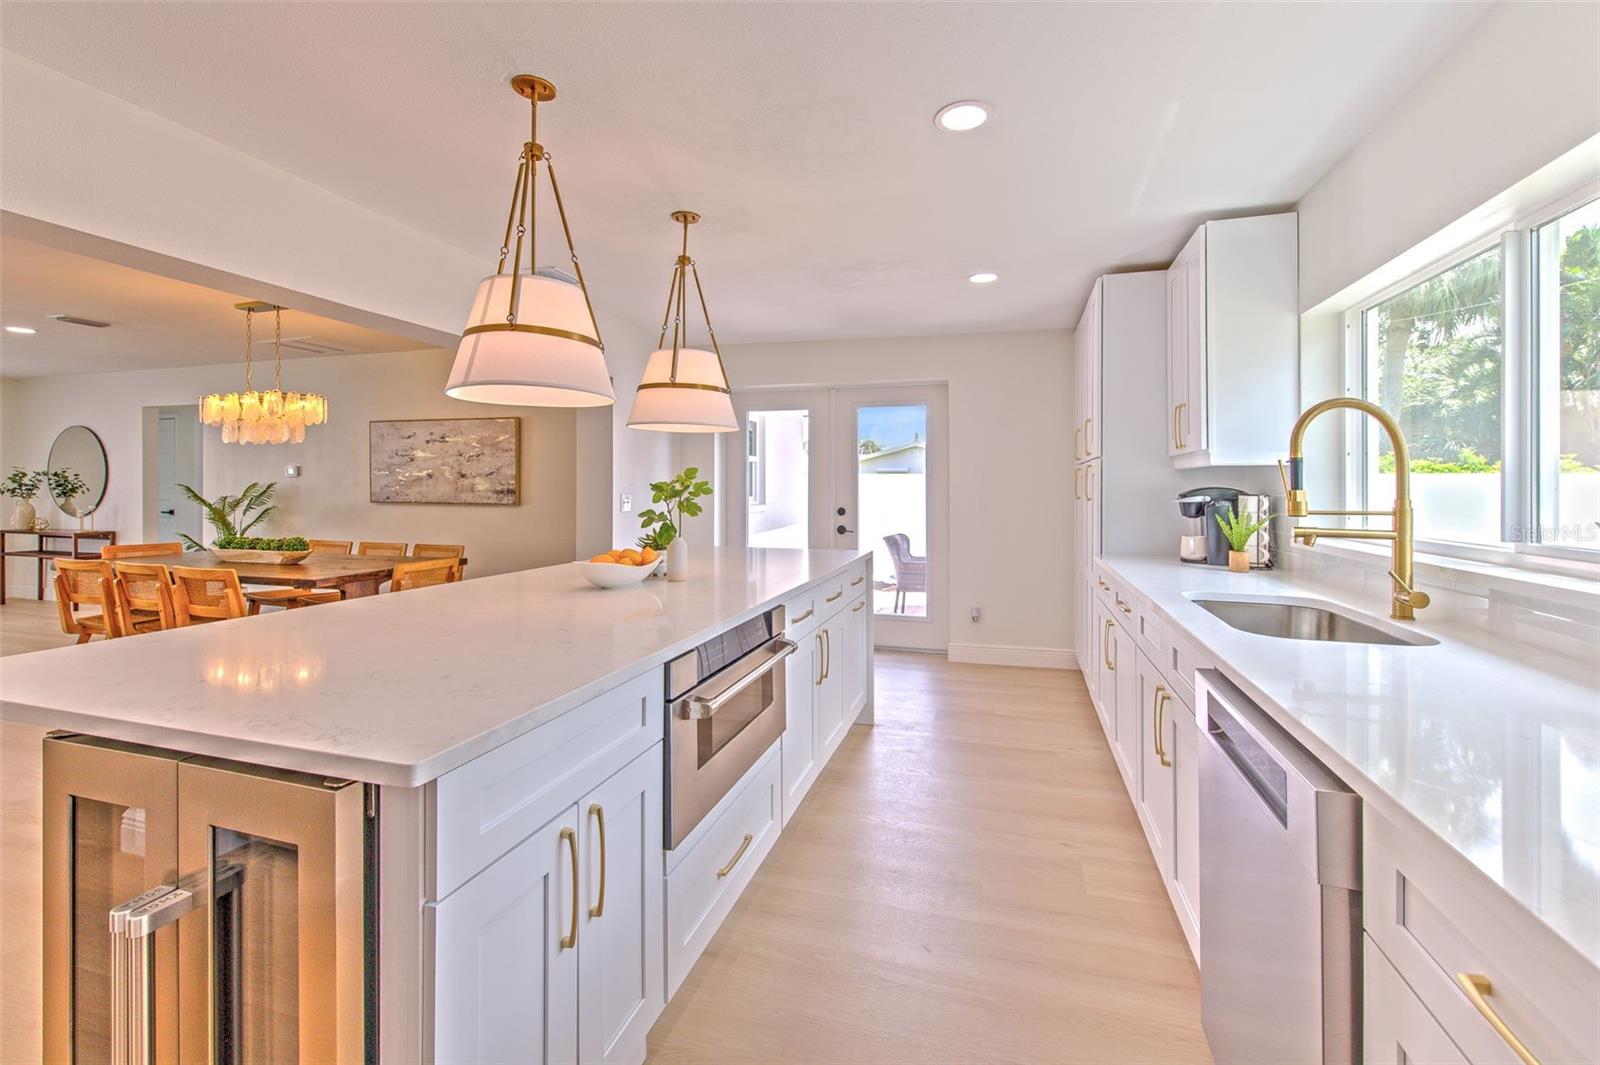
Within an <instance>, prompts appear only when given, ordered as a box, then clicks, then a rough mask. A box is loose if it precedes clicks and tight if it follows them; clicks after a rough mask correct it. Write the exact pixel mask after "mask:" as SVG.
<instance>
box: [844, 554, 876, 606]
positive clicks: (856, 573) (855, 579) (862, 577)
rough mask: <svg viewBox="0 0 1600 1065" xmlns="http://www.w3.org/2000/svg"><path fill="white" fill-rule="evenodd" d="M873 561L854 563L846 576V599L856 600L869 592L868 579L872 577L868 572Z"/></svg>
mask: <svg viewBox="0 0 1600 1065" xmlns="http://www.w3.org/2000/svg"><path fill="white" fill-rule="evenodd" d="M870 564H871V560H870V559H866V558H863V559H861V560H859V561H857V562H853V563H851V565H850V568H849V569H847V570H845V574H844V597H845V598H846V599H854V598H855V597H856V596H858V595H860V594H861V593H862V592H865V591H866V590H867V579H868V578H869V577H870V576H871V574H870V573H869V572H868V570H869V568H870Z"/></svg>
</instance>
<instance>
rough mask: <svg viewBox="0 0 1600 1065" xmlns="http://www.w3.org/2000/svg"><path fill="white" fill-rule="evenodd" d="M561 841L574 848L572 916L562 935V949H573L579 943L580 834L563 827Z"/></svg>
mask: <svg viewBox="0 0 1600 1065" xmlns="http://www.w3.org/2000/svg"><path fill="white" fill-rule="evenodd" d="M561 842H563V843H565V844H566V845H567V846H568V847H571V848H572V918H571V920H570V921H569V922H568V924H567V934H566V935H564V936H562V937H561V949H562V950H571V949H572V948H573V947H575V946H577V945H578V834H577V833H576V832H574V831H573V830H572V829H570V828H565V827H563V828H562V829H561Z"/></svg>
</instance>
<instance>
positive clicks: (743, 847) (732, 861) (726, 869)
mask: <svg viewBox="0 0 1600 1065" xmlns="http://www.w3.org/2000/svg"><path fill="white" fill-rule="evenodd" d="M754 839H755V837H754V836H752V835H751V834H750V833H748V832H746V833H745V834H744V842H743V843H741V844H739V849H738V850H736V851H734V852H733V857H732V858H729V859H728V864H727V865H724V866H723V867H722V868H721V869H718V870H717V879H718V880H721V879H722V878H723V877H725V876H727V875H728V874H729V873H731V872H733V867H734V866H736V865H738V864H739V859H740V858H743V857H744V852H745V851H747V850H749V849H750V843H751V841H752V840H754Z"/></svg>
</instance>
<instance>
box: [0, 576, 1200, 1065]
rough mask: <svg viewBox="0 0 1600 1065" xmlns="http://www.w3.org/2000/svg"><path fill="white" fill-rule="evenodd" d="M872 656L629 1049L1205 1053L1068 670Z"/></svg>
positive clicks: (13, 806) (19, 946)
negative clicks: (665, 998)
mask: <svg viewBox="0 0 1600 1065" xmlns="http://www.w3.org/2000/svg"><path fill="white" fill-rule="evenodd" d="M67 642H70V641H69V640H68V639H67V638H66V637H64V636H62V635H61V633H60V630H59V628H57V627H56V622H55V614H54V610H53V604H49V603H45V604H38V603H34V602H29V601H22V600H14V601H12V602H11V603H8V604H7V605H6V606H4V607H0V653H3V654H8V655H9V654H16V653H20V652H24V651H32V650H38V649H41V648H44V647H54V646H58V645H60V644H63V643H67ZM877 665H878V711H877V714H878V724H877V726H876V727H873V728H867V727H865V726H857V727H856V728H855V729H853V730H852V732H851V735H850V736H849V738H848V739H846V740H845V743H844V746H843V747H842V748H841V749H840V750H839V752H838V754H836V755H835V756H834V759H833V761H832V762H831V763H830V764H829V766H828V768H827V769H826V770H825V771H824V772H823V774H822V777H821V778H820V779H819V780H818V781H817V783H816V785H815V786H814V787H813V788H812V790H811V793H810V795H809V796H808V797H807V799H806V802H805V805H804V806H802V807H801V809H800V812H799V813H798V814H797V815H796V817H795V819H794V820H793V821H792V822H791V823H790V825H789V828H788V829H787V830H786V831H785V832H784V834H783V835H782V836H780V837H779V839H778V843H777V845H776V847H775V848H774V849H773V851H772V853H771V854H770V855H769V856H768V858H767V861H766V863H765V864H764V865H763V866H762V868H761V869H760V870H759V871H758V872H757V874H756V877H755V879H754V880H753V882H752V883H751V885H750V887H749V888H748V890H746V892H745V894H744V896H743V898H741V899H740V900H739V903H738V905H737V906H736V907H735V908H734V910H733V913H732V914H730V916H729V917H728V920H727V921H726V922H725V923H724V925H723V927H722V929H721V931H720V932H718V934H717V936H716V938H715V939H714V940H713V941H712V943H711V946H710V947H709V948H708V949H707V951H706V953H705V955H704V956H703V957H702V958H701V960H700V963H699V964H698V965H697V966H696V967H695V969H694V972H693V973H691V974H690V976H689V979H688V981H687V982H686V983H685V984H684V986H683V989H682V990H681V991H680V992H679V993H678V996H677V997H676V998H675V999H673V1001H672V1004H671V1005H670V1006H668V1007H667V1011H666V1013H665V1014H664V1015H663V1016H662V1018H661V1020H660V1021H659V1022H657V1024H656V1026H655V1028H654V1030H653V1031H652V1032H651V1034H650V1060H651V1061H652V1062H658V1063H663V1065H665V1063H676V1062H696V1063H701V1065H714V1063H724V1062H787V1061H795V1062H905V1061H917V1062H955V1061H960V1062H980V1061H981V1062H988V1061H996V1062H999V1061H1008V1062H1011V1061H1015V1062H1051V1063H1055V1062H1062V1063H1065V1062H1208V1061H1210V1060H1211V1058H1210V1053H1209V1051H1208V1050H1207V1048H1206V1043H1205V1037H1204V1035H1203V1034H1202V1032H1201V1029H1200V993H1199V980H1198V975H1197V973H1196V971H1195V967H1194V964H1193V962H1192V961H1191V960H1190V958H1189V954H1188V950H1187V948H1186V947H1185V945H1184V941H1183V933H1182V932H1181V931H1180V930H1179V928H1178V923H1177V919H1176V918H1175V917H1174V916H1173V914H1172V910H1171V907H1170V905H1169V904H1168V902H1167V898H1166V894H1165V892H1164V891H1163V889H1162V886H1161V882H1160V878H1159V876H1158V874H1157V872H1156V869H1155V865H1154V863H1153V862H1152V860H1151V858H1150V852H1149V850H1148V848H1147V847H1146V845H1145V842H1144V837H1143V835H1142V833H1141V832H1140V830H1139V825H1138V821H1137V820H1136V819H1135V816H1134V813H1133V808H1132V806H1131V804H1130V803H1129V800H1128V798H1127V794H1126V792H1125V791H1124V790H1123V788H1122V782H1121V779H1120V778H1119V777H1118V775H1117V770H1116V767H1115V765H1114V764H1113V762H1112V760H1111V753H1110V751H1109V750H1108V749H1107V747H1106V743H1105V739H1104V736H1103V735H1102V734H1101V732H1100V727H1099V724H1098V722H1097V721H1096V719H1095V716H1094V710H1093V708H1092V707H1091V706H1090V705H1089V697H1088V693H1087V692H1086V691H1085V690H1084V688H1083V684H1082V683H1081V681H1080V680H1079V678H1078V674H1076V673H1073V672H1058V671H1054V670H1025V669H1009V668H1002V667H996V666H964V665H951V664H949V663H947V662H946V661H945V660H944V659H942V658H934V657H929V656H923V655H903V654H880V655H879V656H878V659H877ZM3 668H4V667H3V666H0V669H3ZM42 735H43V730H41V729H34V728H31V727H29V726H22V725H0V889H3V891H4V897H5V898H6V899H7V900H9V903H8V905H6V906H4V907H0V1062H8V1063H9V1062H27V1061H35V1060H37V1058H38V1056H39V1050H38V1048H39V977H38V973H39V928H38V920H37V914H38V908H37V900H38V898H39V864H40V856H39V776H40V773H39V754H38V749H39V739H40V738H41V737H42ZM19 900H20V901H21V904H20V905H19V904H18V902H19Z"/></svg>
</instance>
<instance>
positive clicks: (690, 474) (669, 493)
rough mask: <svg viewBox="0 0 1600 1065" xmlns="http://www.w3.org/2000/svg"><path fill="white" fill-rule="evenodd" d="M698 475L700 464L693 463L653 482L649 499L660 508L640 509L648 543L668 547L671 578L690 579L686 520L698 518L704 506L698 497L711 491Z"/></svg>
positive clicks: (642, 526) (709, 486) (671, 579)
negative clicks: (678, 471) (667, 479)
mask: <svg viewBox="0 0 1600 1065" xmlns="http://www.w3.org/2000/svg"><path fill="white" fill-rule="evenodd" d="M699 477H700V467H698V466H690V467H689V468H688V469H686V470H684V471H683V472H682V473H680V474H678V475H677V476H676V477H674V478H672V480H670V481H656V482H654V483H653V484H651V485H650V501H651V502H652V503H660V504H661V509H660V510H657V509H655V508H654V507H650V508H647V509H645V510H641V511H640V512H639V525H640V527H641V528H643V529H647V530H649V532H648V533H647V536H646V539H649V540H650V544H649V546H650V547H654V548H657V549H658V550H659V549H660V548H661V547H665V548H666V549H667V580H669V581H686V580H688V579H689V545H688V544H686V543H685V542H684V539H683V519H684V518H693V517H697V516H698V515H699V514H700V512H701V506H700V504H699V503H697V502H696V500H698V499H700V498H701V497H703V496H708V495H710V494H711V485H710V483H709V482H707V481H702V480H699V479H698V478H699ZM663 540H665V543H663V542H662V541H663ZM640 543H641V544H642V543H643V540H641V541H640Z"/></svg>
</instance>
